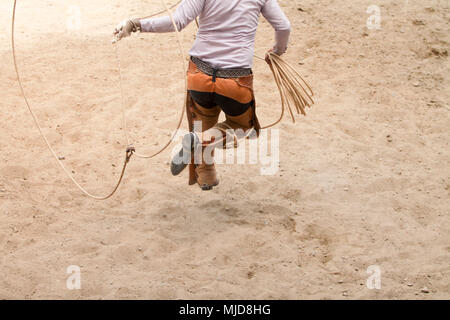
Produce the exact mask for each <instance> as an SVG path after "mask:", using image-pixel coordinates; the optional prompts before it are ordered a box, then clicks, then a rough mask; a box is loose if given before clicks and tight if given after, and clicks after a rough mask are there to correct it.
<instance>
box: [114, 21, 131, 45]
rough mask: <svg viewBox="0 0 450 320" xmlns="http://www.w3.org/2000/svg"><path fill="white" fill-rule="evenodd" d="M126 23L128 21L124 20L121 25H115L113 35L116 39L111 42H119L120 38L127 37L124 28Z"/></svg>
mask: <svg viewBox="0 0 450 320" xmlns="http://www.w3.org/2000/svg"><path fill="white" fill-rule="evenodd" d="M127 21H128V20H124V21H122V22H121V23H119V24H118V25H117V27H116V28H115V29H114V32H113V34H114V35H115V36H116V39H115V40H114V41H113V43H115V42H117V41H119V40H121V39H122V38H124V37H126V36H128V35H129V34H128V32H127V30H126V26H127Z"/></svg>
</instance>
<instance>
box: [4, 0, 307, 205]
mask: <svg viewBox="0 0 450 320" xmlns="http://www.w3.org/2000/svg"><path fill="white" fill-rule="evenodd" d="M161 2H162V3H163V5H164V7H165V10H163V11H161V12H158V13H155V14H152V15H150V16H148V17H146V18H150V17H153V16H156V15H159V14H161V13H163V12H165V11H166V12H167V13H168V15H169V17H170V19H171V20H172V23H173V26H174V29H175V31H176V35H177V41H178V47H179V50H180V57H181V61H182V67H183V70H185V62H184V60H185V59H184V58H185V57H184V50H183V45H182V42H181V37H180V31H179V30H178V27H177V25H176V23H175V20H174V18H173V15H172V13H171V11H170V10H171V9H173V8H174V7H175V6H177V5H178V4H179V3H180V2H181V1H178V2H177V3H176V4H174V5H172V6H171V7H170V8H169V7H168V6H167V3H166V1H165V0H161ZM16 7H17V0H14V6H13V14H12V25H11V46H12V54H13V61H14V69H15V72H16V76H17V82H18V83H19V87H20V91H21V94H22V97H23V99H24V101H25V104H26V106H27V109H28V111H29V113H30V114H31V116H32V118H33V122H34V124H35V126H36V128H37V129H38V131H39V134H40V136H41V137H42V139H43V140H44V142H45V144H46V146H47V148H48V150H49V151H50V153H51V154H52V155H53V157H54V158H55V160H56V161H57V163H58V164H59V165H60V167H61V169H62V170H63V171H64V172H65V173H66V175H67V176H68V177H69V179H70V180H71V181H72V182H73V183H74V184H75V186H76V187H77V188H78V189H79V190H80V191H81V192H82V193H83V194H85V195H86V196H88V197H90V198H93V199H96V200H106V199H109V198H111V197H112V196H113V195H114V194H115V193H116V191H117V190H118V188H119V186H120V184H121V183H122V181H123V177H124V175H125V171H126V168H127V165H128V163H129V161H130V159H131V157H132V156H133V154H134V155H136V156H137V157H139V158H144V159H150V158H153V157H156V156H157V155H159V154H160V153H162V152H163V151H164V150H166V149H167V148H168V147H169V145H170V144H171V143H172V142H173V141H174V139H175V137H176V135H177V133H178V131H179V130H180V128H181V124H182V121H183V118H184V112H185V109H186V99H185V104H184V106H183V110H182V113H181V116H180V119H179V121H178V123H177V128H176V130H175V132H174V134H173V135H172V137H171V138H170V139H169V141H168V142H167V143H166V144H165V145H164V146H163V147H162V148H161V149H160V150H159V151H158V152H156V153H154V154H151V155H142V154H139V153H137V152H136V150H135V148H134V147H133V146H132V145H131V140H130V137H129V134H128V127H127V121H126V116H125V107H124V106H125V95H124V90H123V76H122V68H121V64H120V58H119V52H118V48H117V47H116V49H115V53H116V59H117V62H118V71H119V82H120V92H121V109H122V121H123V130H124V134H125V139H126V142H127V145H128V147H127V149H126V150H125V160H124V163H123V166H122V170H121V173H120V176H119V179H118V180H117V183H116V184H115V185H114V187H113V189H112V191H111V192H110V193H108V194H107V195H105V196H96V195H93V194H91V193H90V192H88V191H87V190H86V189H85V188H83V187H82V186H81V184H80V183H79V182H78V181H77V180H76V179H75V178H74V177H73V175H72V174H71V173H70V172H69V170H68V169H67V168H66V167H65V165H64V164H63V162H62V161H61V160H60V159H59V157H58V155H57V154H56V152H55V150H54V148H53V147H52V145H51V144H50V142H49V141H48V139H47V137H46V135H45V134H44V132H43V130H42V128H41V126H40V124H39V121H38V118H37V116H36V115H35V113H34V111H33V109H32V107H31V105H30V103H29V101H28V98H27V96H26V94H25V90H24V87H23V84H22V79H21V77H20V73H19V68H18V65H17V58H16V48H15V18H16ZM196 24H197V27H198V26H199V25H198V21H197V19H196ZM255 57H256V58H258V59H261V60H265V59H263V58H261V57H258V56H256V55H255ZM268 57H269V61H270V64H269V66H270V69H271V71H272V74H273V76H274V79H275V83H276V85H277V87H278V90H279V92H280V99H281V115H280V117H279V119H278V120H277V121H275V122H274V123H272V124H270V125H268V126H265V127H262V129H267V128H270V127H273V126H275V125H276V124H278V123H279V122H280V121H281V120H282V119H283V116H284V113H285V108H286V106H287V107H288V109H289V113H290V114H291V118H292V121H293V122H294V123H295V118H294V114H293V111H292V105H293V106H294V107H295V109H296V111H297V113H298V114H299V113H302V114H303V115H305V107H310V106H311V105H312V104H314V101H313V99H312V96H313V95H314V93H313V91H312V89H311V87H310V86H309V85H308V84H307V83H306V81H305V80H304V79H303V78H302V77H301V76H300V74H299V73H298V72H297V71H296V70H295V69H294V68H293V67H292V66H291V65H289V64H288V63H287V62H285V61H284V60H283V59H281V58H280V57H279V56H278V55H276V54H275V53H273V52H271V53H269V55H268ZM184 79H185V92H186V94H187V76H185V77H184ZM305 87H306V88H305Z"/></svg>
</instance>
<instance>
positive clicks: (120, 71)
mask: <svg viewBox="0 0 450 320" xmlns="http://www.w3.org/2000/svg"><path fill="white" fill-rule="evenodd" d="M161 2H162V3H163V5H164V7H165V10H163V11H160V12H157V13H154V14H152V15H150V16H147V17H145V19H147V18H151V17H154V16H157V15H159V14H161V13H163V12H167V13H168V15H169V17H170V19H171V20H172V24H173V27H174V29H175V32H176V35H177V41H178V48H179V50H180V57H181V61H182V68H183V69H182V70H185V63H184V60H185V57H184V50H183V44H182V42H181V37H180V30H178V27H177V25H176V22H175V19H174V18H173V15H172V13H171V11H170V10H171V9H173V8H174V7H176V6H177V5H178V4H179V3H180V2H181V1H178V2H177V3H176V4H174V5H172V6H171V7H170V8H169V7H168V6H167V3H166V2H165V0H161ZM116 59H117V63H118V67H119V76H120V92H121V95H122V106H121V109H122V119H123V129H124V133H125V138H126V140H127V143H128V145H131V141H130V135H129V133H128V127H127V121H126V116H125V104H124V100H125V99H124V90H123V84H122V82H123V81H122V80H123V78H122V70H121V66H120V57H119V54H118V48H117V47H116ZM184 86H185V90H184V91H185V92H186V94H187V76H185V77H184ZM186 98H187V97H186V96H185V104H184V105H183V109H182V111H181V116H180V118H179V120H178V123H177V127H176V129H175V131H174V133H173V134H172V136H171V137H170V139H169V140H168V141H167V142H166V143H165V144H164V145H163V147H162V148H161V149H160V150H158V151H157V152H155V153H153V154H150V155H144V154H140V153H138V152H134V155H135V156H136V157H138V158H142V159H151V158H154V157H156V156H158V155H159V154H161V153H162V152H164V151H165V150H166V149H167V148H168V147H169V146H170V145H171V144H172V142H173V141H174V140H175V138H176V136H177V134H178V132H179V130H180V128H181V125H182V123H183V118H184V114H185V110H186Z"/></svg>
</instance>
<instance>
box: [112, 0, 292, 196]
mask: <svg viewBox="0 0 450 320" xmlns="http://www.w3.org/2000/svg"><path fill="white" fill-rule="evenodd" d="M261 14H262V15H263V16H264V18H266V20H267V21H268V22H269V23H270V24H271V26H272V27H273V28H274V29H275V45H274V46H273V48H271V49H270V50H269V51H268V53H267V54H266V61H267V62H268V63H270V60H269V59H268V54H269V52H270V51H273V52H274V53H276V54H277V55H282V54H283V53H285V52H286V50H287V46H288V42H289V35H290V32H291V24H290V22H289V20H288V19H287V17H286V15H285V14H284V13H283V11H282V9H281V8H280V6H279V4H278V2H277V0H227V1H223V0H183V1H182V2H181V3H180V5H179V6H178V7H177V9H176V10H175V12H174V14H173V21H172V19H171V18H170V16H164V17H158V18H138V19H127V20H124V21H122V22H121V23H120V24H119V25H118V26H117V27H116V29H115V30H114V34H115V36H116V38H117V40H121V39H122V38H124V37H128V36H130V35H131V34H132V33H133V32H137V31H140V32H155V33H164V32H174V31H176V30H175V26H176V28H177V30H178V31H180V30H182V29H183V28H185V27H186V26H187V25H188V24H189V23H191V22H192V21H193V20H194V19H196V18H197V17H198V18H199V29H198V32H197V36H196V39H195V42H194V44H193V46H192V48H191V50H190V51H189V55H190V61H189V67H188V71H187V80H188V81H187V82H188V83H187V87H188V88H187V89H188V94H187V103H186V106H187V111H188V112H187V115H188V121H189V129H190V131H191V132H190V134H188V135H186V136H185V137H184V138H183V143H182V145H183V148H182V149H181V150H180V152H179V153H177V155H176V156H175V157H174V159H173V160H172V164H171V171H172V174H174V175H177V174H179V173H180V172H181V171H182V170H183V169H184V168H185V167H186V166H187V164H189V169H190V170H189V173H190V175H189V184H190V185H192V184H195V183H198V184H199V186H200V187H201V188H202V189H203V190H211V189H212V188H213V187H215V186H217V185H218V183H219V181H218V179H217V174H216V169H215V165H214V160H213V157H214V150H213V149H212V150H211V149H209V150H210V154H209V157H207V152H205V151H206V148H208V145H210V144H211V143H213V142H216V145H217V143H218V141H221V140H220V139H219V140H217V139H216V137H217V135H216V134H215V133H214V132H212V130H213V129H218V130H220V132H221V134H223V137H226V131H227V130H229V129H232V130H238V129H241V130H243V131H245V132H247V131H248V130H254V131H256V133H257V134H259V129H260V126H259V122H258V118H257V116H256V112H255V98H254V93H253V72H252V66H253V56H254V44H255V36H256V30H257V27H258V22H259V17H260V15H261ZM174 23H175V26H174ZM221 111H223V112H224V113H225V117H226V120H225V121H224V122H222V123H218V118H219V114H220V112H221ZM216 131H217V130H216ZM200 133H201V134H200ZM199 135H200V136H199ZM222 140H225V139H222ZM199 148H200V149H201V151H203V153H202V156H201V157H200V159H198V157H195V159H194V152H192V151H194V150H198V149H199Z"/></svg>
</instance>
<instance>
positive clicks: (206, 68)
mask: <svg viewBox="0 0 450 320" xmlns="http://www.w3.org/2000/svg"><path fill="white" fill-rule="evenodd" d="M191 61H192V62H193V63H194V64H195V65H196V66H197V68H198V69H199V70H200V71H202V72H203V73H205V74H207V75H208V76H213V77H217V78H240V77H246V76H249V75H252V74H253V72H252V69H246V68H241V69H214V68H213V67H211V66H210V65H209V64H208V63H206V62H204V61H202V60H200V59H199V58H196V57H191Z"/></svg>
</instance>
